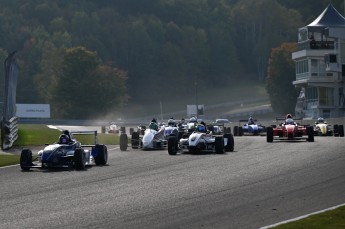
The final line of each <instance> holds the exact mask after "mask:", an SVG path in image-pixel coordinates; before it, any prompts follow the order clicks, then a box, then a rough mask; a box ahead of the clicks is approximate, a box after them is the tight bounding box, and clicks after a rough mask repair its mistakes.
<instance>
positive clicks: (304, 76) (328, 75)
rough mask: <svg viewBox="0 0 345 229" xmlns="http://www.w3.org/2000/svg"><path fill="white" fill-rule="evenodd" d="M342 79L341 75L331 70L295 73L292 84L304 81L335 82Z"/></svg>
mask: <svg viewBox="0 0 345 229" xmlns="http://www.w3.org/2000/svg"><path fill="white" fill-rule="evenodd" d="M341 81H342V76H340V75H339V74H337V73H333V72H312V73H310V72H307V73H301V74H296V81H293V85H296V84H303V83H304V84H305V83H337V82H341Z"/></svg>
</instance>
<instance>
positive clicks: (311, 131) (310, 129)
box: [307, 126, 314, 142]
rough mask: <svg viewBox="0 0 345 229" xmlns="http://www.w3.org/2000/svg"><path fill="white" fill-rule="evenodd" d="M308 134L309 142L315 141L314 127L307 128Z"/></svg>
mask: <svg viewBox="0 0 345 229" xmlns="http://www.w3.org/2000/svg"><path fill="white" fill-rule="evenodd" d="M307 134H308V138H307V141H308V142H313V141H314V129H313V127H312V126H308V127H307Z"/></svg>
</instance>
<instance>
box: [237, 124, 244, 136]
mask: <svg viewBox="0 0 345 229" xmlns="http://www.w3.org/2000/svg"><path fill="white" fill-rule="evenodd" d="M238 136H243V128H242V126H240V127H238Z"/></svg>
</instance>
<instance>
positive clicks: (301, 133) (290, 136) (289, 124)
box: [267, 114, 314, 142]
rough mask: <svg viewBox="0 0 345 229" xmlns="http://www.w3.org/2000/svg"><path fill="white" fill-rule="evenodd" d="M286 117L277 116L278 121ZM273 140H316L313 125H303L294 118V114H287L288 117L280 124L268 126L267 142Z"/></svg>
mask: <svg viewBox="0 0 345 229" xmlns="http://www.w3.org/2000/svg"><path fill="white" fill-rule="evenodd" d="M280 120H284V119H279V118H277V122H279V121H280ZM273 140H307V141H308V142H313V141H314V131H313V127H312V126H302V125H300V124H298V123H296V122H295V121H294V120H293V119H292V115H290V114H288V115H286V119H285V120H284V122H283V123H281V124H280V125H278V126H273V127H272V126H271V127H267V142H273Z"/></svg>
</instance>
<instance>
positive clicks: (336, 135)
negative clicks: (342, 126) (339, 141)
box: [333, 124, 339, 137]
mask: <svg viewBox="0 0 345 229" xmlns="http://www.w3.org/2000/svg"><path fill="white" fill-rule="evenodd" d="M333 133H334V137H338V136H339V126H338V125H337V124H336V125H334V126H333Z"/></svg>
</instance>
